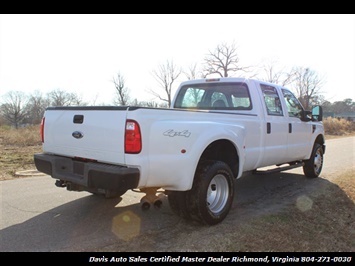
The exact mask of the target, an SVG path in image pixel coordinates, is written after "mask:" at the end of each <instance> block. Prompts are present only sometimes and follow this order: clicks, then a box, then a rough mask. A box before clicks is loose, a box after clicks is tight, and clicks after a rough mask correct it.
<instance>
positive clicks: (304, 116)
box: [300, 110, 312, 122]
mask: <svg viewBox="0 0 355 266" xmlns="http://www.w3.org/2000/svg"><path fill="white" fill-rule="evenodd" d="M300 119H301V121H304V122H308V121H311V120H312V112H311V111H305V110H302V111H301V118H300Z"/></svg>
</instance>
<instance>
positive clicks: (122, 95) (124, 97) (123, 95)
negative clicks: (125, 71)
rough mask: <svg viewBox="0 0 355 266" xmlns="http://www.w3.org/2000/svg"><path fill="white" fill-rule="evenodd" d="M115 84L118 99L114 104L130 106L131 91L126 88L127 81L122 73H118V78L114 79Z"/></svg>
mask: <svg viewBox="0 0 355 266" xmlns="http://www.w3.org/2000/svg"><path fill="white" fill-rule="evenodd" d="M113 83H114V84H115V88H116V95H117V98H116V99H115V100H114V103H115V104H117V105H128V101H129V90H128V88H127V87H125V79H124V77H123V75H122V74H121V73H118V74H117V76H116V77H114V78H113Z"/></svg>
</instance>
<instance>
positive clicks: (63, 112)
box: [34, 78, 326, 225]
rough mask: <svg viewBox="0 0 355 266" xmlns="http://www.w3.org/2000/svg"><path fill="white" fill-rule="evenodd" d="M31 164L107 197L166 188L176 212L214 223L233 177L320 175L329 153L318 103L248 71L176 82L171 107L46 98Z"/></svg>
mask: <svg viewBox="0 0 355 266" xmlns="http://www.w3.org/2000/svg"><path fill="white" fill-rule="evenodd" d="M41 137H42V142H43V152H41V153H39V154H35V155H34V161H35V165H36V167H37V169H38V170H39V171H41V172H43V173H46V174H48V175H50V176H51V177H52V178H54V179H55V180H56V183H55V184H56V185H57V186H58V187H64V188H66V189H67V190H69V191H87V192H90V193H93V194H103V195H105V196H106V197H113V196H124V194H125V193H126V192H127V191H128V190H133V191H137V192H144V193H145V196H144V197H142V207H143V208H149V206H150V205H151V204H153V205H155V206H160V204H161V196H162V195H163V196H166V197H167V199H168V202H169V205H170V207H171V208H172V210H173V211H174V213H176V214H177V215H179V216H181V217H183V218H185V219H188V220H196V221H198V222H200V223H202V224H207V225H214V224H217V223H219V222H222V221H223V220H224V219H225V217H226V216H227V214H228V213H229V211H230V209H231V205H232V202H233V198H234V190H235V188H234V186H235V180H236V179H237V178H240V177H241V176H243V175H244V174H246V173H248V174H250V173H254V174H258V173H265V171H263V170H261V169H264V167H269V166H271V167H272V168H271V170H268V171H267V172H269V171H284V170H288V169H291V168H295V167H303V172H304V174H305V176H307V177H309V178H315V177H318V176H319V175H320V173H321V170H322V166H323V159H324V153H325V147H326V146H325V139H324V127H323V124H322V107H321V106H314V107H313V108H312V110H311V111H308V110H304V108H303V107H302V105H301V104H300V102H299V101H298V100H297V98H296V97H295V96H294V94H293V93H292V92H291V91H290V90H289V89H287V88H285V87H282V86H279V85H277V84H272V83H268V82H265V81H259V80H255V79H247V78H217V79H196V80H189V81H185V82H182V83H181V84H180V86H179V88H178V89H177V91H176V94H175V96H174V99H173V101H172V104H171V107H169V108H146V107H137V106H72V107H71V106H69V107H48V108H47V109H46V111H45V113H44V116H43V119H42V123H41Z"/></svg>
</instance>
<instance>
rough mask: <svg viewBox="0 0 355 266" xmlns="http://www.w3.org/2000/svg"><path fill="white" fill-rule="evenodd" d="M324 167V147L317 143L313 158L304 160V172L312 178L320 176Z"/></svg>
mask: <svg viewBox="0 0 355 266" xmlns="http://www.w3.org/2000/svg"><path fill="white" fill-rule="evenodd" d="M322 168H323V147H322V145H321V144H319V143H315V144H314V147H313V151H312V155H311V158H309V159H308V160H306V161H304V166H303V173H304V174H305V176H307V177H310V178H315V177H318V176H319V175H320V173H321V171H322Z"/></svg>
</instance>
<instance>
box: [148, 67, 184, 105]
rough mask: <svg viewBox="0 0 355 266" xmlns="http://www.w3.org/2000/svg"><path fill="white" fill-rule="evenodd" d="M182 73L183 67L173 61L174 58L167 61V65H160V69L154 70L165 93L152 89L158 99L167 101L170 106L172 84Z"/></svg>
mask: <svg viewBox="0 0 355 266" xmlns="http://www.w3.org/2000/svg"><path fill="white" fill-rule="evenodd" d="M181 73H182V69H181V68H178V67H177V66H176V65H175V64H174V63H173V60H171V61H167V62H166V65H163V64H161V65H159V66H158V70H153V76H154V78H155V79H156V80H157V82H158V83H159V85H160V86H161V87H162V88H163V90H164V94H165V95H164V96H162V95H161V94H160V93H158V92H156V91H154V90H150V91H149V92H150V93H151V94H152V95H154V96H155V97H157V98H158V99H160V100H162V101H164V102H166V104H167V105H168V106H170V104H171V99H172V95H171V92H172V86H173V83H174V82H175V80H176V79H177V78H178V77H179V76H180V74H181Z"/></svg>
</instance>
